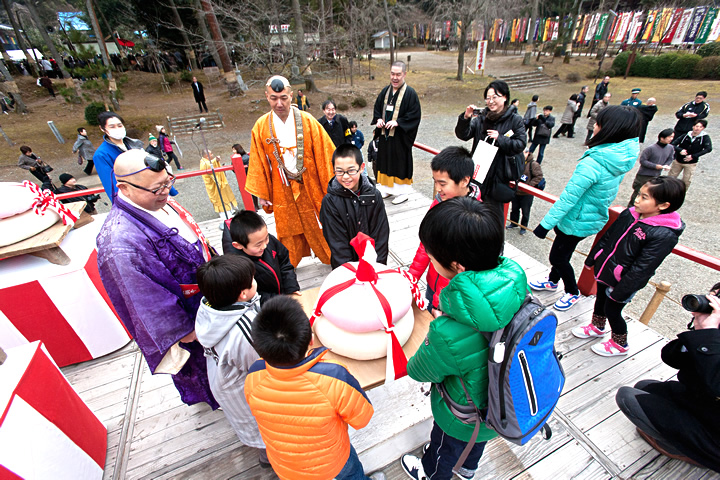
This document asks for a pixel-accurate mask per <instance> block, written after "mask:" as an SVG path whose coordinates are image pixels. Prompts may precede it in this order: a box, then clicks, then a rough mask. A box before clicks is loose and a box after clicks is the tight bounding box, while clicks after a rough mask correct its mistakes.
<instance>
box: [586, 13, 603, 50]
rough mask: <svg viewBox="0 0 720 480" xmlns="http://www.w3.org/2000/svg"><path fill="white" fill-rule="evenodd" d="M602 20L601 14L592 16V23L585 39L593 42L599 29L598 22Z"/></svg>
mask: <svg viewBox="0 0 720 480" xmlns="http://www.w3.org/2000/svg"><path fill="white" fill-rule="evenodd" d="M599 21H600V14H599V13H596V14H594V15H593V16H592V17H591V18H590V23H589V24H588V28H587V30H586V31H585V41H586V42H588V43H589V42H591V41H593V40H594V39H595V32H596V31H597V27H598V22H599Z"/></svg>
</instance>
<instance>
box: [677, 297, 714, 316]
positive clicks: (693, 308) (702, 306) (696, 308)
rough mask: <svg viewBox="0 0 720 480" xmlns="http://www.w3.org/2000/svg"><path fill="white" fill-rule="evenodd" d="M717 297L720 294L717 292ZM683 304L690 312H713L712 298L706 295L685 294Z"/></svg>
mask: <svg viewBox="0 0 720 480" xmlns="http://www.w3.org/2000/svg"><path fill="white" fill-rule="evenodd" d="M715 296H716V297H720V295H718V294H715ZM682 306H683V308H684V309H685V310H687V311H688V312H694V313H712V311H713V310H712V306H711V305H710V300H708V299H707V297H706V296H705V295H685V296H684V297H682Z"/></svg>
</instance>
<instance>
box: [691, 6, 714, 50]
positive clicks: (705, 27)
mask: <svg viewBox="0 0 720 480" xmlns="http://www.w3.org/2000/svg"><path fill="white" fill-rule="evenodd" d="M717 13H718V9H717V8H713V7H710V8H708V11H707V13H706V14H705V18H704V19H703V22H702V25H701V26H700V29H699V30H698V33H697V36H696V37H695V43H696V44H700V43H705V42H707V40H708V37H709V36H710V30H711V29H712V25H713V22H714V21H715V18H716V17H717Z"/></svg>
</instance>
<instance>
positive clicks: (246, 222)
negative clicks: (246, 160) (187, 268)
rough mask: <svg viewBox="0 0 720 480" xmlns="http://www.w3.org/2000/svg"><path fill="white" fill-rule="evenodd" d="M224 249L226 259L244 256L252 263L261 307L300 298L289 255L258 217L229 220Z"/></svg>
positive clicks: (249, 215) (245, 214)
mask: <svg viewBox="0 0 720 480" xmlns="http://www.w3.org/2000/svg"><path fill="white" fill-rule="evenodd" d="M222 246H223V252H224V253H225V254H226V255H243V256H245V257H247V258H249V259H250V260H252V261H253V263H254V264H255V281H256V282H257V292H258V293H259V294H260V302H261V303H265V302H266V301H267V300H268V299H269V298H272V297H275V296H277V295H281V294H286V295H289V294H293V293H294V294H296V295H300V285H298V281H297V277H296V276H295V267H293V266H292V264H291V263H290V252H288V249H287V248H285V246H284V245H283V244H282V243H280V240H278V239H277V238H275V236H273V235H271V234H270V233H268V229H267V225H266V224H265V221H264V220H263V219H262V217H261V216H260V215H258V214H257V213H255V212H253V211H250V210H243V211H240V212H238V213H237V214H235V216H234V217H233V218H232V219H231V220H226V221H225V225H224V227H223V237H222Z"/></svg>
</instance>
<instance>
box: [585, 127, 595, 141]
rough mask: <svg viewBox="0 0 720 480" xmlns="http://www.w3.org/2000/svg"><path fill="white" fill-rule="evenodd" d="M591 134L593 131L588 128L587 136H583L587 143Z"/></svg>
mask: <svg viewBox="0 0 720 480" xmlns="http://www.w3.org/2000/svg"><path fill="white" fill-rule="evenodd" d="M592 136H593V131H592V130H588V133H587V136H586V137H585V143H588V142H589V141H590V139H591V138H592Z"/></svg>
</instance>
